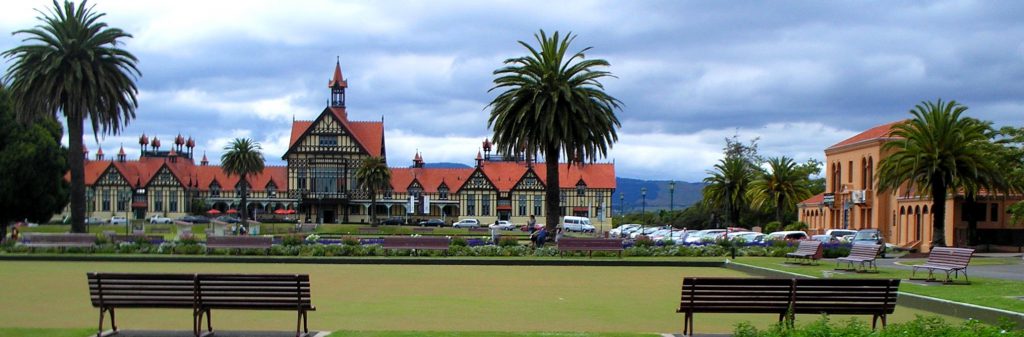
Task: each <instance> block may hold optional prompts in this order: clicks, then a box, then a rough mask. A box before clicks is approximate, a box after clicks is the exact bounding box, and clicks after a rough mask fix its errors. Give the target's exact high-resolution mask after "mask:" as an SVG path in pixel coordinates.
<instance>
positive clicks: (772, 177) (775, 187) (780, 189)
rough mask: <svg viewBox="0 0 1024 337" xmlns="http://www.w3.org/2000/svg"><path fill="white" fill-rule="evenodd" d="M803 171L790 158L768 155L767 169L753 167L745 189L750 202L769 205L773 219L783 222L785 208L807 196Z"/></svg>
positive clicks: (790, 208) (790, 209) (809, 192)
mask: <svg viewBox="0 0 1024 337" xmlns="http://www.w3.org/2000/svg"><path fill="white" fill-rule="evenodd" d="M803 173H804V172H802V171H801V170H800V169H798V168H797V165H796V162H794V161H793V159H792V158H789V157H785V156H783V157H775V158H769V159H768V170H757V172H755V173H754V176H755V177H754V181H752V182H751V183H750V186H749V189H748V190H747V199H748V200H750V205H751V206H752V207H769V208H773V209H774V210H775V221H778V222H779V223H783V220H785V219H784V215H785V214H786V212H789V211H792V210H793V209H794V208H795V207H796V203H798V202H800V201H801V200H804V199H807V198H810V197H811V191H810V190H809V189H808V188H807V182H806V180H807V175H806V174H803Z"/></svg>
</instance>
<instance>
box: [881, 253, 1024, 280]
mask: <svg viewBox="0 0 1024 337" xmlns="http://www.w3.org/2000/svg"><path fill="white" fill-rule="evenodd" d="M978 259H984V257H978V256H975V257H974V258H973V259H972V260H971V261H976V260H978ZM914 260H915V261H920V260H919V259H914ZM901 261H906V260H901V259H878V260H876V262H877V263H878V266H879V267H889V268H896V269H904V270H912V269H913V268H912V267H911V266H908V265H902V264H900V262H901ZM967 275H968V277H970V276H978V277H985V278H996V279H1004V280H1015V281H1024V263H1017V264H1007V265H995V266H972V265H969V266H968V267H967Z"/></svg>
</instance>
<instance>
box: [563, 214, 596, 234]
mask: <svg viewBox="0 0 1024 337" xmlns="http://www.w3.org/2000/svg"><path fill="white" fill-rule="evenodd" d="M594 229H595V228H594V226H593V225H591V224H590V219H588V218H584V217H581V216H566V217H563V218H562V230H564V231H566V232H593V231H594Z"/></svg>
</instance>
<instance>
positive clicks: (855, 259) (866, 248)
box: [835, 243, 882, 272]
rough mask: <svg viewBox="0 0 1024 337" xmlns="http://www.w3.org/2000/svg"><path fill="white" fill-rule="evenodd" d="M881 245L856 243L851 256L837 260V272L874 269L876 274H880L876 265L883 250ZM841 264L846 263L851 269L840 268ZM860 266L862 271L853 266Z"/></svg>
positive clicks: (851, 249) (851, 250)
mask: <svg viewBox="0 0 1024 337" xmlns="http://www.w3.org/2000/svg"><path fill="white" fill-rule="evenodd" d="M881 247H882V246H881V245H875V244H870V243H854V244H853V247H852V248H850V254H849V255H847V256H845V257H840V258H837V259H836V268H835V269H836V270H854V271H864V272H867V271H868V267H869V266H870V267H872V268H873V269H874V271H875V272H878V266H877V265H875V258H876V257H877V256H878V252H879V251H880V250H881ZM840 262H846V263H847V265H848V266H849V268H839V263H840ZM854 263H857V264H860V269H857V267H856V266H854V265H853V264H854Z"/></svg>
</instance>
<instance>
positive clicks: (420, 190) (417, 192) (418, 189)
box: [409, 186, 423, 198]
mask: <svg viewBox="0 0 1024 337" xmlns="http://www.w3.org/2000/svg"><path fill="white" fill-rule="evenodd" d="M421 194H423V188H422V187H419V186H416V187H412V188H409V195H411V196H412V197H413V198H419V197H420V195H421Z"/></svg>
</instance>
